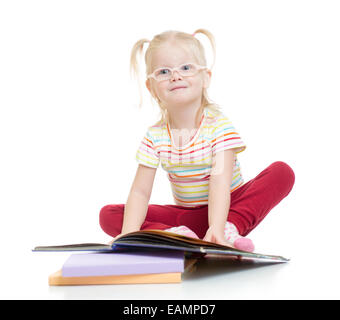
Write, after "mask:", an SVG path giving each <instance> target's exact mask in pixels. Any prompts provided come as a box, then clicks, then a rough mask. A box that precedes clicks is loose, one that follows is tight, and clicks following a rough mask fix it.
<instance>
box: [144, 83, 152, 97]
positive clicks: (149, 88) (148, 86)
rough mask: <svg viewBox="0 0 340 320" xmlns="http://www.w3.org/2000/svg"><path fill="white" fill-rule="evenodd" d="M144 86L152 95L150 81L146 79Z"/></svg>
mask: <svg viewBox="0 0 340 320" xmlns="http://www.w3.org/2000/svg"><path fill="white" fill-rule="evenodd" d="M145 85H146V87H147V88H148V90H149V92H150V93H151V94H152V90H151V83H150V79H146V81H145Z"/></svg>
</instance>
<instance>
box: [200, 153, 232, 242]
mask: <svg viewBox="0 0 340 320" xmlns="http://www.w3.org/2000/svg"><path fill="white" fill-rule="evenodd" d="M234 159H235V155H234V150H233V149H228V150H225V151H221V152H218V153H217V154H216V155H215V157H214V158H213V164H212V169H211V174H210V181H209V198H208V220H209V229H208V231H207V233H206V235H205V237H204V240H206V241H210V242H215V243H219V244H228V243H227V242H226V240H225V239H224V226H225V223H226V221H227V217H228V212H229V207H230V191H229V190H230V185H231V182H232V176H233V166H234ZM229 245H230V244H229Z"/></svg>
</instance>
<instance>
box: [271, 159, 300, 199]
mask: <svg viewBox="0 0 340 320" xmlns="http://www.w3.org/2000/svg"><path fill="white" fill-rule="evenodd" d="M270 169H271V171H272V172H273V173H275V174H276V179H277V181H280V182H281V184H283V186H284V187H285V188H286V189H287V194H288V193H289V192H290V190H291V189H292V188H293V186H294V183H295V173H294V171H293V169H292V168H291V167H290V166H289V165H288V164H287V163H285V162H283V161H275V162H273V163H272V164H271V165H270Z"/></svg>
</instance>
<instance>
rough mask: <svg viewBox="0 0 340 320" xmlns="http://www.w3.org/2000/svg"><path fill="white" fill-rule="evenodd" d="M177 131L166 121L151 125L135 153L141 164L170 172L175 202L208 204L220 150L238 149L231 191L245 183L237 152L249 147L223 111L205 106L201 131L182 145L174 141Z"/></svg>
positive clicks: (178, 203)
mask: <svg viewBox="0 0 340 320" xmlns="http://www.w3.org/2000/svg"><path fill="white" fill-rule="evenodd" d="M174 133H175V130H174V129H172V130H171V129H170V126H169V124H168V123H167V122H160V123H157V124H155V125H153V126H151V127H149V128H148V130H147V131H146V134H145V136H144V138H143V139H142V141H141V144H140V147H139V149H138V150H137V153H136V160H137V161H138V163H140V164H142V165H144V166H147V167H151V168H158V166H159V163H161V165H162V167H163V169H164V170H165V171H166V172H167V173H168V179H169V181H170V183H171V189H172V192H173V197H174V200H175V203H176V204H177V205H180V206H187V207H193V206H200V205H206V204H208V195H209V178H210V172H211V168H212V158H213V156H214V155H215V154H216V153H217V152H220V151H223V150H227V149H234V148H235V158H234V167H233V177H232V183H231V187H230V192H233V191H235V190H236V189H238V188H239V187H240V186H241V185H242V184H243V183H244V180H243V178H242V174H241V169H240V163H239V161H238V159H237V153H240V152H241V151H243V150H244V149H245V148H246V146H245V144H244V143H243V141H242V139H241V137H240V135H239V134H238V133H237V131H236V130H235V128H234V126H233V124H232V123H231V121H230V120H229V119H228V118H227V117H226V116H225V115H224V114H223V113H221V112H215V111H212V110H210V109H208V108H204V112H203V114H202V118H201V122H200V125H199V128H198V130H196V133H195V134H194V136H193V137H191V139H190V140H189V142H187V143H185V144H184V145H182V146H180V147H179V146H178V144H176V143H174V141H175V139H174V136H177V135H176V134H175V135H174Z"/></svg>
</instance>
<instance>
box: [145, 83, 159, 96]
mask: <svg viewBox="0 0 340 320" xmlns="http://www.w3.org/2000/svg"><path fill="white" fill-rule="evenodd" d="M145 85H146V87H147V88H148V90H149V92H150V93H151V95H152V96H153V97H154V98H155V99H156V100H157V96H156V94H155V93H154V90H153V89H152V85H151V80H150V79H147V80H146V81H145Z"/></svg>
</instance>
